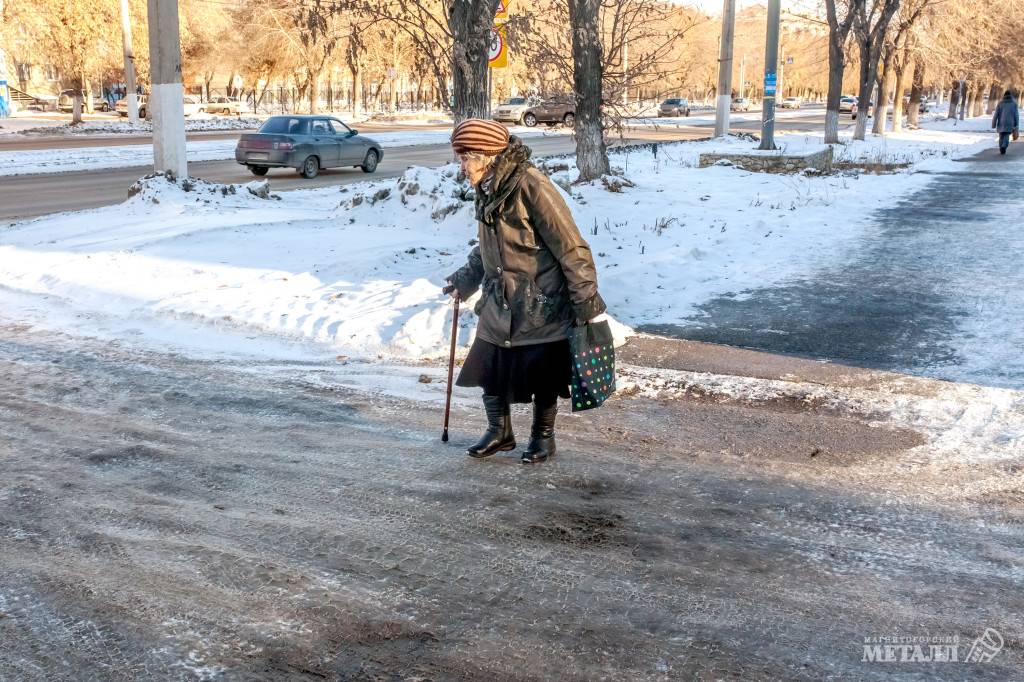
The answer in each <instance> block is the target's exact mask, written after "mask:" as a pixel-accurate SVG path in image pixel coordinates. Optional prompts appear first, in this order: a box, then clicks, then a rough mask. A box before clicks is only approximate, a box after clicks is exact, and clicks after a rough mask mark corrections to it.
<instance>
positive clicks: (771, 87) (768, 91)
mask: <svg viewBox="0 0 1024 682" xmlns="http://www.w3.org/2000/svg"><path fill="white" fill-rule="evenodd" d="M777 82H778V81H777V79H776V76H775V74H774V73H766V74H765V75H764V95H765V97H769V96H774V95H775V86H776V83H777Z"/></svg>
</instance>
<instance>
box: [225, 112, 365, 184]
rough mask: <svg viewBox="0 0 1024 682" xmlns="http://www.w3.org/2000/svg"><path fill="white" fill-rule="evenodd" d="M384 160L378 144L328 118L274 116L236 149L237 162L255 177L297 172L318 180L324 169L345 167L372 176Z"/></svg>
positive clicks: (245, 136)
mask: <svg viewBox="0 0 1024 682" xmlns="http://www.w3.org/2000/svg"><path fill="white" fill-rule="evenodd" d="M382 158H384V151H383V150H382V149H381V146H380V145H379V144H377V143H376V142H375V141H373V140H371V139H370V138H368V137H364V136H363V135H360V134H359V131H358V130H355V129H353V128H349V127H348V126H347V125H345V124H344V123H342V122H341V121H339V120H338V119H336V118H331V117H329V116H299V115H295V116H272V117H270V118H268V119H267V121H266V123H264V124H263V125H262V126H261V127H260V129H259V131H257V132H255V133H248V134H245V135H242V137H241V138H240V139H239V140H238V146H237V147H235V161H237V162H238V163H240V164H242V165H243V166H246V167H248V168H249V170H250V171H251V172H252V174H253V175H266V174H267V171H268V170H269V169H271V168H294V169H295V170H297V171H299V173H300V174H301V175H302V176H303V177H305V178H315V177H316V175H317V173H319V172H320V169H321V168H337V167H344V166H353V167H356V168H361V169H362V170H363V172H364V173H372V172H373V171H375V170H377V164H378V163H380V160H381V159H382Z"/></svg>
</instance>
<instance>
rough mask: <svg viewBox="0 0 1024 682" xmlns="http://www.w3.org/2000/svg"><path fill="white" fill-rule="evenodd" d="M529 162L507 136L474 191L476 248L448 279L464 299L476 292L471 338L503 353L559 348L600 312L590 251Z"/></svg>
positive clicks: (525, 153) (526, 149)
mask: <svg viewBox="0 0 1024 682" xmlns="http://www.w3.org/2000/svg"><path fill="white" fill-rule="evenodd" d="M529 158H530V148H529V147H527V146H525V145H524V144H523V143H522V142H521V141H520V140H519V139H518V138H516V137H515V136H513V137H512V138H511V142H510V144H509V147H508V149H506V150H505V151H504V152H502V154H501V155H500V156H499V157H498V158H497V159H496V160H495V165H494V172H493V175H492V176H491V179H490V180H486V179H485V180H484V181H483V182H481V183H480V187H477V192H476V217H477V220H478V221H479V235H480V237H479V242H480V243H479V244H478V245H477V246H476V247H474V248H473V250H472V252H470V254H469V262H468V263H466V265H464V266H463V267H462V268H460V269H459V270H458V271H456V272H455V273H453V274H452V275H451V276H450V277H448V281H449V282H451V283H452V284H454V285H455V288H456V289H457V290H458V292H459V296H460V297H461V298H463V299H465V298H467V297H469V296H471V295H472V294H473V293H475V292H476V291H477V289H482V294H481V297H480V301H479V302H478V303H477V304H476V307H475V309H474V312H476V314H477V315H479V317H480V322H479V325H478V326H477V337H478V338H480V339H482V340H484V341H487V342H489V343H493V344H495V345H497V346H502V347H505V348H511V347H514V346H528V345H531V344H537V343H548V342H551V341H559V340H561V339H564V338H566V337H567V334H568V330H569V327H570V326H571V325H572V323H573V322H574V321H579V322H586V321H587V320H589V319H591V318H593V317H595V316H597V315H600V314H601V313H603V312H604V311H605V304H604V301H603V300H602V299H601V295H600V294H598V293H597V271H596V268H595V267H594V259H593V256H592V255H591V253H590V246H589V245H587V242H586V241H585V240H584V239H583V237H582V236H581V235H580V231H579V229H577V227H576V223H575V222H573V219H572V213H571V212H570V211H569V207H568V206H566V204H565V201H563V200H562V196H561V195H560V194H559V193H558V190H557V189H555V186H554V185H553V184H552V183H551V181H550V180H549V179H548V178H547V176H546V175H544V174H543V173H542V172H541V171H539V170H537V168H535V167H534V166H533V164H531V163H530V161H529Z"/></svg>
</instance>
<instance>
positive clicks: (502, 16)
mask: <svg viewBox="0 0 1024 682" xmlns="http://www.w3.org/2000/svg"><path fill="white" fill-rule="evenodd" d="M511 2H512V0H496V4H497V9H495V11H494V23H496V24H503V23H505V22H506V21H508V6H509V4H511Z"/></svg>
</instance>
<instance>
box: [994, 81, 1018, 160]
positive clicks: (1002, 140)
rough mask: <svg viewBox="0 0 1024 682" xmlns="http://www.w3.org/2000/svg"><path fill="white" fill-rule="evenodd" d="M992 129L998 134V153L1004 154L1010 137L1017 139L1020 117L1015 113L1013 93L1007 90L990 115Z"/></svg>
mask: <svg viewBox="0 0 1024 682" xmlns="http://www.w3.org/2000/svg"><path fill="white" fill-rule="evenodd" d="M992 127H993V128H995V129H996V132H997V133H999V153H1000V154H1005V153H1006V148H1007V147H1009V146H1010V136H1011V135H1013V138H1014V139H1017V135H1018V132H1017V131H1018V130H1019V129H1020V115H1019V113H1018V111H1017V100H1015V99H1014V98H1013V93H1012V92H1010V91H1009V90H1007V91H1006V92H1005V93H1003V99H1002V101H1001V102H999V104H997V105H996V110H995V112H994V113H993V114H992Z"/></svg>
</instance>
